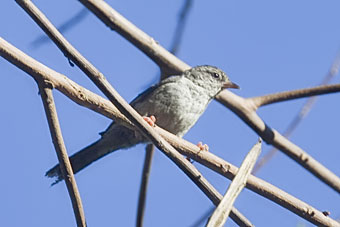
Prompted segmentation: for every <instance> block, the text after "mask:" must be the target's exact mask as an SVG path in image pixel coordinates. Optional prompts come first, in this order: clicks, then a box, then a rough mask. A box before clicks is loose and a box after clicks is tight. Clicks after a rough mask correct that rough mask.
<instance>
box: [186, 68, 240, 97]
mask: <svg viewBox="0 0 340 227" xmlns="http://www.w3.org/2000/svg"><path fill="white" fill-rule="evenodd" d="M184 76H185V77H187V78H188V79H189V80H191V81H192V82H193V83H194V84H197V85H199V86H200V87H203V88H205V89H207V91H208V93H209V95H210V96H211V97H215V96H216V95H217V94H218V93H219V92H220V91H221V90H222V89H225V88H237V89H238V88H240V87H239V86H238V85H237V84H235V83H233V82H231V81H230V79H229V77H228V76H227V75H226V73H225V72H223V71H222V70H221V69H219V68H217V67H215V66H210V65H201V66H196V67H193V68H191V69H189V70H187V71H185V72H184Z"/></svg>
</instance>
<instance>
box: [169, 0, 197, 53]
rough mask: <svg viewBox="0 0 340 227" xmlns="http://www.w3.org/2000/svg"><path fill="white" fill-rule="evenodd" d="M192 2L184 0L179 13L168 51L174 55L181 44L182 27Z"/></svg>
mask: <svg viewBox="0 0 340 227" xmlns="http://www.w3.org/2000/svg"><path fill="white" fill-rule="evenodd" d="M192 4H193V1H192V0H185V2H184V5H183V8H182V10H181V12H180V14H179V19H178V22H177V26H176V31H175V33H174V38H173V41H172V44H171V47H170V52H171V53H172V54H174V55H176V53H177V51H178V48H179V46H180V45H181V41H182V37H183V32H184V28H185V25H186V22H187V19H188V15H189V12H190V9H191V8H192Z"/></svg>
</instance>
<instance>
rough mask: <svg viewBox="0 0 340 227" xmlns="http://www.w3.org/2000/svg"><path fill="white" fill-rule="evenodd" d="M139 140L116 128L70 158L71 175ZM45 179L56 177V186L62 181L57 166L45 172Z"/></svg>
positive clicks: (126, 131)
mask: <svg viewBox="0 0 340 227" xmlns="http://www.w3.org/2000/svg"><path fill="white" fill-rule="evenodd" d="M138 140H140V138H139V139H138V138H136V136H135V134H134V131H132V130H129V129H127V128H123V127H116V128H114V129H113V130H111V131H110V132H108V133H105V134H103V136H102V138H101V139H99V140H97V141H96V142H94V143H92V144H91V145H89V146H87V147H85V148H83V149H82V150H80V151H78V152H77V153H75V154H73V155H72V156H70V158H69V159H70V162H71V165H72V169H73V173H74V174H76V173H77V172H79V171H80V170H82V169H84V168H85V167H87V166H88V165H90V164H91V163H93V162H94V161H97V160H98V159H100V158H102V157H104V156H105V155H107V154H109V153H111V152H113V151H116V150H118V149H121V148H128V147H131V146H133V145H135V144H137V143H138V142H140V141H138ZM46 176H47V177H51V178H52V177H57V179H56V181H55V182H54V183H53V184H52V185H54V184H56V183H58V182H59V181H61V180H63V177H62V175H61V171H60V166H59V164H57V165H55V166H54V167H53V168H52V169H50V170H48V171H47V172H46Z"/></svg>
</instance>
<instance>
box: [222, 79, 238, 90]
mask: <svg viewBox="0 0 340 227" xmlns="http://www.w3.org/2000/svg"><path fill="white" fill-rule="evenodd" d="M223 88H235V89H240V86H238V85H237V84H235V83H233V82H231V81H228V82H226V83H224V85H223Z"/></svg>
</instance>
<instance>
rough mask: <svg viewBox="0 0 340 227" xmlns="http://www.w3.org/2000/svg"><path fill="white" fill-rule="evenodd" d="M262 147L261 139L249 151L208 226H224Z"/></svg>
mask: <svg viewBox="0 0 340 227" xmlns="http://www.w3.org/2000/svg"><path fill="white" fill-rule="evenodd" d="M261 147H262V141H261V139H259V141H258V142H257V143H256V144H255V145H254V146H253V148H252V149H251V150H250V151H249V153H248V155H247V156H246V158H245V159H244V161H243V163H242V165H241V167H240V168H239V170H238V172H237V174H236V176H235V178H234V179H233V181H232V182H231V183H230V185H229V187H228V190H227V192H226V193H225V195H224V196H223V199H222V200H221V202H220V204H218V206H217V207H216V209H215V211H214V213H213V214H212V216H211V217H210V219H209V222H208V224H207V225H206V226H208V227H219V226H224V224H225V222H226V221H227V218H228V216H229V213H230V210H231V208H232V207H233V204H234V202H235V200H236V198H237V196H238V195H239V194H240V193H241V191H242V190H243V188H244V186H245V185H246V182H247V179H248V177H249V175H250V173H251V170H252V169H253V167H254V165H255V163H256V160H257V157H258V156H259V155H260V153H261Z"/></svg>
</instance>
